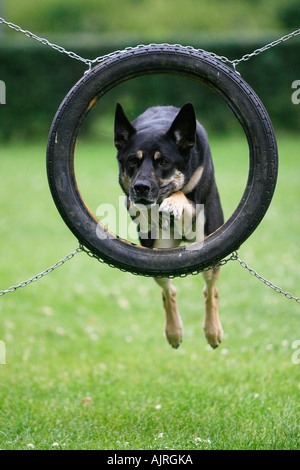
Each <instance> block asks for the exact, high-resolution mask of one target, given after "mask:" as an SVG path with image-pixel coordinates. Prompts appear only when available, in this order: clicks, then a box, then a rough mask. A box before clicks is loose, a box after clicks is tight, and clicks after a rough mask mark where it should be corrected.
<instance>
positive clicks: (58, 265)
mask: <svg viewBox="0 0 300 470" xmlns="http://www.w3.org/2000/svg"><path fill="white" fill-rule="evenodd" d="M81 251H83V250H82V248H81V247H78V248H77V249H76V250H75V251H72V252H71V253H69V254H68V255H67V256H66V257H65V258H63V259H61V260H59V261H57V263H55V264H54V265H53V266H51V267H50V268H47V269H45V271H42V272H41V273H39V274H37V275H36V276H33V277H31V278H30V279H28V280H27V281H22V282H20V284H18V285H17V286H11V287H9V288H8V289H6V290H0V297H1V295H4V294H8V293H9V292H15V291H16V290H17V289H19V288H20V287H26V286H28V284H31V283H32V282H36V281H38V280H39V279H41V278H42V277H44V276H47V274H50V273H52V271H54V270H55V269H56V268H59V267H60V266H62V265H63V264H64V263H65V262H66V261H69V260H70V259H72V258H73V257H74V256H75V255H76V254H77V253H80V252H81Z"/></svg>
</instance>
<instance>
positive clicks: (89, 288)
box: [0, 136, 300, 450]
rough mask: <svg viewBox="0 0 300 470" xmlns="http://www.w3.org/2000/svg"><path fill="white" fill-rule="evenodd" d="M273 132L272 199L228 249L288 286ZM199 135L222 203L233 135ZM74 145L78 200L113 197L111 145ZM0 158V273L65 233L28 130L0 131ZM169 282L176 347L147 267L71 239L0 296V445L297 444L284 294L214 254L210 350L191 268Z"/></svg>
mask: <svg viewBox="0 0 300 470" xmlns="http://www.w3.org/2000/svg"><path fill="white" fill-rule="evenodd" d="M278 144H279V156H280V171H279V179H278V186H277V189H276V193H275V196H274V199H273V201H272V205H271V207H270V209H269V211H268V212H267V214H266V216H265V218H264V220H263V221H262V223H261V224H260V226H259V227H258V229H257V230H256V231H255V233H254V234H253V235H252V236H251V237H250V239H249V240H248V241H246V243H245V244H244V245H243V246H242V247H241V249H240V251H239V255H240V257H241V258H242V259H245V260H246V261H247V262H248V263H249V264H250V266H251V267H253V268H254V269H256V270H257V271H258V272H259V273H261V274H262V275H264V276H266V277H268V278H269V279H271V281H272V282H274V283H276V284H278V285H280V286H281V287H282V288H283V289H285V290H290V291H291V292H292V293H294V294H296V295H300V282H299V281H300V274H299V263H300V244H299V235H300V233H299V230H300V212H299V200H300V189H299V158H298V157H299V138H298V137H288V136H280V138H278ZM211 145H212V149H213V155H214V161H215V167H216V175H217V182H218V185H219V189H220V193H221V198H222V201H223V204H224V211H225V215H226V217H228V216H229V215H230V214H231V213H232V211H233V210H234V208H235V206H236V205H237V203H238V202H239V199H240V197H241V194H242V191H243V188H244V186H245V181H246V176H247V148H246V145H245V142H244V139H242V138H241V137H227V138H221V137H218V138H217V137H216V138H212V139H211ZM77 151H78V158H77V160H78V161H77V160H76V168H77V171H78V181H79V186H80V188H81V190H82V193H83V195H84V197H85V199H86V201H87V203H88V205H89V206H90V208H91V209H92V210H93V211H95V210H96V208H97V206H98V205H99V204H100V203H101V202H103V201H104V202H110V201H115V200H116V197H117V196H118V195H119V194H121V192H120V190H119V189H118V184H117V164H116V161H115V157H114V150H113V148H112V146H111V145H109V144H108V143H103V144H101V145H100V144H97V143H86V142H84V141H82V142H79V144H78V148H77ZM0 172H1V185H0V201H1V202H0V204H1V218H0V233H1V268H0V289H6V288H7V287H9V286H11V285H14V284H17V283H19V282H20V281H22V280H24V279H28V278H29V277H31V276H33V275H35V274H37V273H38V272H40V271H42V270H44V269H45V268H47V267H48V266H50V265H53V264H54V263H55V262H56V261H57V260H59V259H60V258H63V257H64V256H65V255H66V254H67V253H69V252H70V251H73V250H74V249H75V248H76V247H77V246H78V243H77V241H76V239H75V238H74V236H73V235H72V234H71V233H70V232H69V230H68V229H67V227H66V226H65V224H64V222H63V221H62V219H61V218H60V216H59V214H58V212H57V211H56V208H55V206H54V203H53V201H52V198H51V195H50V192H49V189H48V183H47V178H46V171H45V145H44V144H31V145H28V144H27V145H26V146H23V145H21V144H18V145H17V144H10V145H7V146H5V145H3V146H1V149H0ZM175 284H176V286H177V289H178V298H179V307H180V312H181V316H182V319H183V323H184V340H183V343H182V345H181V346H180V348H179V349H178V350H173V349H172V348H171V347H170V346H169V345H168V343H167V341H166V340H165V338H164V336H163V325H164V313H163V308H162V302H161V293H160V290H159V288H158V286H157V285H156V284H155V283H154V282H153V280H152V279H149V278H142V277H137V276H133V275H131V274H129V273H122V272H119V271H118V270H116V269H112V268H109V267H108V266H106V265H103V264H100V263H98V262H97V261H96V260H93V259H90V258H89V257H88V256H86V255H85V254H84V253H80V254H77V255H76V256H75V258H74V259H73V260H72V261H69V262H68V263H66V264H65V265H64V266H63V267H61V268H60V269H57V270H56V271H55V272H53V273H51V274H49V276H47V277H45V278H43V279H42V280H40V281H38V282H37V283H34V284H31V285H30V286H28V287H26V288H24V289H18V290H17V291H16V292H15V293H12V294H10V293H9V294H6V295H5V296H3V297H0V340H2V341H3V342H4V344H5V347H6V365H0V384H1V387H0V449H15V450H16V449H37V450H38V449H181V450H183V449H184V450H191V449H299V448H300V437H299V393H300V364H297V362H298V357H300V355H297V351H296V350H295V349H293V347H292V346H293V343H294V342H295V341H296V340H300V330H299V319H300V305H299V304H297V303H296V302H295V301H292V300H287V299H285V298H284V297H283V296H282V295H279V294H277V293H276V292H274V291H273V290H271V289H269V288H267V287H266V286H264V285H263V284H262V283H260V282H259V281H258V280H256V279H254V278H253V277H252V276H250V275H249V274H248V273H247V272H246V270H243V269H242V268H241V267H240V266H239V264H238V263H237V262H230V263H229V264H228V265H227V266H225V267H224V268H222V270H221V275H220V279H219V283H218V286H219V292H220V316H221V320H222V324H223V328H224V332H225V335H224V339H223V342H222V344H221V346H220V347H219V348H217V349H216V350H212V349H211V348H210V347H209V346H208V345H207V342H206V340H205V338H204V335H203V331H202V322H203V313H204V304H203V297H202V287H203V282H202V278H201V276H200V275H199V276H196V277H194V276H189V277H186V278H184V279H178V280H175ZM293 358H294V360H293ZM295 359H296V360H295Z"/></svg>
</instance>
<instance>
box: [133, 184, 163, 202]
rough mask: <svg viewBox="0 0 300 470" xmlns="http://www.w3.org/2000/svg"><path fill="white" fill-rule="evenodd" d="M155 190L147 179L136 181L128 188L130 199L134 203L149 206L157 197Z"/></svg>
mask: <svg viewBox="0 0 300 470" xmlns="http://www.w3.org/2000/svg"><path fill="white" fill-rule="evenodd" d="M156 193H157V191H155V189H154V188H153V187H152V186H151V184H150V183H148V182H147V181H136V182H135V184H134V185H133V186H132V187H131V188H130V199H131V200H132V201H133V202H134V203H135V204H143V205H145V206H149V205H151V204H154V203H155V202H156V199H157V194H156Z"/></svg>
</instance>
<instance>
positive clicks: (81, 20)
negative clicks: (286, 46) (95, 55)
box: [5, 0, 282, 37]
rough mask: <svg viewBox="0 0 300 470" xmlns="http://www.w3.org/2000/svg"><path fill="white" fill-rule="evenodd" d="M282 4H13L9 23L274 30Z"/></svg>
mask: <svg viewBox="0 0 300 470" xmlns="http://www.w3.org/2000/svg"><path fill="white" fill-rule="evenodd" d="M281 4H282V1H281V0H259V1H258V0H252V1H249V0H243V1H239V2H237V1H236V0H226V2H224V1H222V0H201V2H197V1H195V0H185V1H184V3H183V2H182V0H148V1H145V0H126V1H124V0H110V1H107V0H86V1H84V2H82V0H65V1H64V2H61V0H44V1H43V2H41V1H39V0H31V1H30V2H28V1H27V2H24V1H22V0H9V2H6V4H5V14H6V16H7V17H8V18H9V20H10V21H13V22H15V23H19V24H21V25H23V26H24V27H25V29H30V28H33V29H34V30H35V31H36V32H40V31H57V32H63V33H65V32H79V31H83V32H97V33H106V32H113V33H114V34H120V32H125V31H130V32H139V33H141V34H145V33H146V34H151V35H156V36H157V35H159V36H160V37H163V36H166V35H167V34H169V33H170V32H173V33H176V34H177V35H180V34H181V32H183V31H188V32H197V33H198V34H201V32H213V33H218V32H220V31H238V32H240V31H245V30H248V31H251V30H252V31H253V30H254V31H255V30H273V29H276V28H278V27H279V26H281V25H280V23H279V19H278V15H277V12H278V10H279V9H280V7H281Z"/></svg>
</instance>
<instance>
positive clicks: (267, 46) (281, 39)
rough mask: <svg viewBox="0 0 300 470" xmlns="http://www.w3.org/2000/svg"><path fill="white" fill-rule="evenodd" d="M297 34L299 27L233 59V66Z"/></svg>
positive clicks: (299, 32)
mask: <svg viewBox="0 0 300 470" xmlns="http://www.w3.org/2000/svg"><path fill="white" fill-rule="evenodd" d="M298 34H300V29H297V30H296V31H293V32H292V33H290V34H286V35H285V36H282V38H280V39H276V41H273V42H270V44H266V45H265V46H263V47H261V48H259V49H255V51H253V52H251V53H250V54H245V55H243V57H241V58H240V59H235V60H233V61H232V64H233V66H234V67H235V66H236V65H237V64H239V63H240V62H245V61H246V60H249V59H251V57H254V56H256V55H259V54H261V53H262V52H264V51H267V50H268V49H271V48H272V47H275V46H278V44H281V43H283V42H285V41H287V40H288V39H291V38H292V37H295V36H298Z"/></svg>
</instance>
